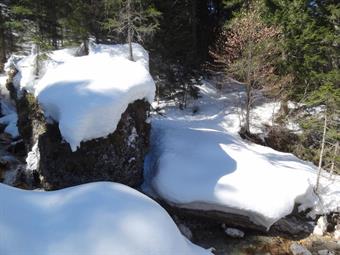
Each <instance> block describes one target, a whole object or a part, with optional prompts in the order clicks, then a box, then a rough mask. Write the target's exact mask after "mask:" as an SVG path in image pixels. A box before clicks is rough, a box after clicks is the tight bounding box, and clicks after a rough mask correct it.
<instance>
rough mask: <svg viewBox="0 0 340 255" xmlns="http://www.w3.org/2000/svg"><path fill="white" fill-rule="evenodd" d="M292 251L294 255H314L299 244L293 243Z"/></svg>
mask: <svg viewBox="0 0 340 255" xmlns="http://www.w3.org/2000/svg"><path fill="white" fill-rule="evenodd" d="M290 251H291V252H292V254H293V255H312V253H311V252H310V251H309V250H307V249H306V248H305V247H303V246H302V245H300V244H298V243H293V244H292V245H291V246H290Z"/></svg>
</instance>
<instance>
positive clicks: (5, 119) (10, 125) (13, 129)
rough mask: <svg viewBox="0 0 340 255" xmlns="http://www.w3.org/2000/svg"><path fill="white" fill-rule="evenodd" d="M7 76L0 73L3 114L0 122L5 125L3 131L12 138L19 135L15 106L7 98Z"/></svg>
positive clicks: (0, 95)
mask: <svg viewBox="0 0 340 255" xmlns="http://www.w3.org/2000/svg"><path fill="white" fill-rule="evenodd" d="M6 80H7V77H6V76H5V75H0V97H1V102H0V103H1V113H2V114H3V116H2V117H1V118H0V124H3V125H6V128H5V130H4V131H5V132H6V133H8V134H10V135H11V136H12V138H16V137H18V136H19V131H18V127H17V121H18V115H17V113H16V110H15V107H14V105H13V104H12V102H11V101H10V100H9V92H8V90H7V88H6V86H5V85H6Z"/></svg>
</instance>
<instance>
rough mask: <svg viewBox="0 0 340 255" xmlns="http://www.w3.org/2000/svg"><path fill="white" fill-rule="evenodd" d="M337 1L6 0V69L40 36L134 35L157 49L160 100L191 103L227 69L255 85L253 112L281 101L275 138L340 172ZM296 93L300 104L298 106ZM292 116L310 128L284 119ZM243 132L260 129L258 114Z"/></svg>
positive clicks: (49, 46) (2, 13)
mask: <svg viewBox="0 0 340 255" xmlns="http://www.w3.org/2000/svg"><path fill="white" fill-rule="evenodd" d="M337 2H338V1H336V0H253V1H251V0H229V1H228V0H174V1H164V0H145V1H144V0H143V1H140V0H124V1H123V0H58V1H56V0H2V1H1V4H0V8H1V10H0V70H3V67H4V63H5V62H6V61H7V59H8V58H9V57H10V55H11V54H12V53H17V54H19V53H27V52H29V51H30V48H31V46H32V44H34V45H36V47H38V49H39V52H41V53H47V52H49V51H51V50H55V49H59V48H63V47H67V46H76V45H79V44H81V43H82V44H83V47H84V48H85V51H84V52H85V54H86V47H87V44H88V40H89V38H92V39H93V40H95V41H96V42H98V43H126V42H128V41H129V39H128V38H130V40H132V41H134V42H139V43H141V44H142V45H143V46H144V47H145V48H146V49H147V50H148V51H149V52H150V65H151V72H152V75H153V76H154V79H155V80H156V84H157V99H158V100H159V99H163V100H176V101H177V102H178V105H179V107H180V108H182V109H183V108H185V107H186V106H187V98H197V97H198V96H199V94H198V90H197V85H199V83H200V80H201V79H202V76H203V77H204V78H212V77H215V78H216V77H217V76H218V77H220V85H221V87H223V84H224V83H227V82H230V79H231V78H232V79H235V80H238V81H240V82H241V83H242V84H244V86H245V87H246V91H247V97H246V99H247V100H246V101H247V102H245V109H246V112H247V113H250V111H251V109H252V106H253V104H254V101H255V100H256V99H255V98H254V97H253V95H254V94H255V92H256V91H260V92H261V93H262V94H264V95H265V96H266V97H268V98H272V99H273V100H279V101H280V102H281V108H282V109H280V114H279V116H276V117H275V126H273V127H271V128H270V130H269V131H268V134H270V135H271V138H270V139H268V140H267V141H266V142H265V143H266V145H270V146H271V147H274V148H276V149H279V150H282V151H289V152H293V153H295V154H297V155H298V156H300V157H302V158H304V159H307V160H311V161H313V162H314V163H316V164H319V165H320V166H323V167H324V168H327V169H330V171H339V169H338V164H339V160H340V159H339V156H338V154H339V153H338V144H339V140H340V135H339V122H340V120H339V108H340V107H339V106H340V103H339V102H340V88H339V87H340V73H339V66H340V58H339V55H340V54H339V53H340V36H339V35H340V6H339V4H338V3H337ZM42 56H44V55H43V54H42ZM290 101H293V102H295V103H299V104H300V107H299V108H298V109H294V110H292V109H289V108H288V102H290ZM317 107H318V108H317ZM311 109H314V110H315V109H318V111H317V114H315V111H313V110H311ZM292 118H293V119H294V121H295V122H297V123H298V124H299V125H300V126H301V128H302V130H303V132H302V133H299V134H295V133H292V132H291V131H290V130H288V129H286V128H285V127H286V126H285V124H286V122H287V121H288V120H289V119H292ZM324 130H326V131H325V132H324ZM242 132H243V135H245V136H246V137H248V138H251V137H252V134H250V130H249V120H248V124H247V122H246V124H245V126H244V127H243V131H242ZM323 140H324V147H325V148H324V152H322V153H321V155H320V150H321V147H322V146H321V141H323Z"/></svg>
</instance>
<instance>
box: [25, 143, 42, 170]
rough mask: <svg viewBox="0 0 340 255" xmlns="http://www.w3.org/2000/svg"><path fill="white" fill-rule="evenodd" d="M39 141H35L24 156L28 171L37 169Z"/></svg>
mask: <svg viewBox="0 0 340 255" xmlns="http://www.w3.org/2000/svg"><path fill="white" fill-rule="evenodd" d="M38 144H39V141H38V142H36V143H35V144H34V145H33V147H32V150H31V151H30V152H29V153H28V154H27V157H26V169H27V170H28V171H34V170H37V169H38V167H39V162H40V152H39V146H38Z"/></svg>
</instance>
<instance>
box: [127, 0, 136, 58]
mask: <svg viewBox="0 0 340 255" xmlns="http://www.w3.org/2000/svg"><path fill="white" fill-rule="evenodd" d="M126 9H127V15H128V44H129V59H130V60H131V61H134V59H133V49H132V21H131V0H127V5H126Z"/></svg>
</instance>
